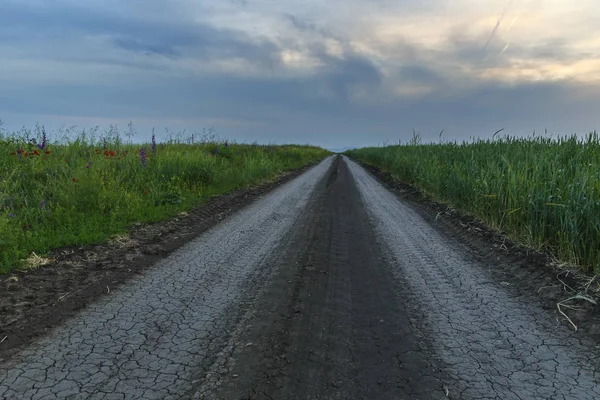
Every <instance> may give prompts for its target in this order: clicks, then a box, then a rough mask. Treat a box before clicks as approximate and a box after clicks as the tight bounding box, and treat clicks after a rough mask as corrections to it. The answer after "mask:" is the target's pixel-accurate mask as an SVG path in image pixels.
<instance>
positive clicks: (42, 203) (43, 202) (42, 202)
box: [40, 200, 46, 209]
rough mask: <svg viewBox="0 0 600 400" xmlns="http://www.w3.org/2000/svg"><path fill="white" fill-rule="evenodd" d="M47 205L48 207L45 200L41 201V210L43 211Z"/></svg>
mask: <svg viewBox="0 0 600 400" xmlns="http://www.w3.org/2000/svg"><path fill="white" fill-rule="evenodd" d="M45 205H46V202H45V201H43V200H42V201H40V209H43V208H44V206H45Z"/></svg>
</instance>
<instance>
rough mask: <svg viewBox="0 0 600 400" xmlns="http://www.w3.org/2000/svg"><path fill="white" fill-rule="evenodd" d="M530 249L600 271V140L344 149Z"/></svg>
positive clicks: (533, 139) (416, 140) (511, 140)
mask: <svg viewBox="0 0 600 400" xmlns="http://www.w3.org/2000/svg"><path fill="white" fill-rule="evenodd" d="M346 154H347V155H349V156H350V157H352V158H354V159H357V160H359V161H362V162H364V163H366V164H368V165H372V166H375V167H377V168H379V169H380V170H382V171H383V172H387V173H389V174H391V176H392V177H393V178H394V179H396V180H398V181H401V182H404V183H407V184H410V185H413V186H415V187H417V188H419V189H420V190H421V191H423V192H424V193H425V194H426V195H428V196H431V197H432V198H434V199H436V200H438V201H441V202H445V203H447V204H449V205H451V206H452V207H453V208H455V209H458V210H460V211H462V212H465V213H468V214H470V215H473V216H475V217H477V218H479V219H480V220H482V221H484V222H485V223H487V224H488V225H490V226H492V227H494V228H497V229H500V230H501V231H503V232H504V233H505V234H507V235H508V236H509V237H510V238H512V239H514V240H516V241H517V242H520V243H522V244H524V245H527V246H529V247H533V248H536V249H540V250H543V251H546V252H549V253H550V254H552V255H553V256H554V257H556V258H557V259H559V260H561V261H563V262H567V263H570V264H577V265H579V266H580V267H581V268H582V269H583V270H585V271H587V272H594V273H600V141H599V137H598V135H597V134H596V133H595V132H594V133H591V134H589V135H588V136H587V137H585V138H584V139H581V138H577V137H576V136H570V137H561V138H555V139H550V138H545V137H531V138H514V137H506V138H502V139H499V140H474V141H471V142H463V143H440V144H420V143H419V138H418V137H415V138H413V141H412V142H411V143H409V144H406V145H397V146H387V147H372V148H363V149H357V150H350V151H348V152H346Z"/></svg>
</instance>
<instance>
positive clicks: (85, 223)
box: [0, 132, 328, 273]
mask: <svg viewBox="0 0 600 400" xmlns="http://www.w3.org/2000/svg"><path fill="white" fill-rule="evenodd" d="M113 133H114V132H113ZM30 136H31V132H25V133H23V134H10V135H8V134H6V133H5V132H4V133H3V134H2V135H0V273H6V272H8V271H10V270H11V269H13V268H15V267H17V266H18V265H19V264H20V261H19V260H21V259H24V258H26V257H27V256H28V255H30V254H31V253H32V252H36V253H38V254H43V253H45V252H47V251H49V250H51V249H53V248H59V247H62V246H68V245H75V244H91V243H97V242H102V241H104V240H106V239H107V238H108V237H109V236H110V235H112V234H115V233H122V232H126V231H127V230H128V229H129V228H130V226H131V225H132V224H133V223H135V222H150V221H159V220H161V219H164V218H167V217H169V216H172V215H175V214H177V213H178V212H181V211H183V210H187V209H190V208H192V207H194V206H197V205H199V204H201V203H202V202H204V201H206V199H207V198H209V197H210V196H213V195H218V194H223V193H226V192H230V191H232V190H234V189H238V188H242V187H246V186H248V185H253V184H256V183H258V182H261V181H264V180H268V179H272V178H274V177H276V176H277V175H280V174H281V173H283V172H284V171H288V170H292V169H296V168H299V167H302V166H304V165H307V164H310V163H313V162H315V161H318V160H320V159H322V158H324V157H325V156H326V155H327V154H328V152H327V151H325V150H323V149H320V148H317V147H311V146H296V145H286V146H261V145H256V144H250V145H248V144H235V143H231V144H230V143H227V142H207V141H203V142H202V143H196V144H194V143H193V140H194V139H193V136H192V137H191V138H188V140H187V141H188V144H183V143H178V142H180V140H171V141H170V142H169V143H162V144H158V143H154V139H153V140H152V142H149V143H146V144H143V145H133V144H124V143H123V141H122V140H121V139H120V136H119V134H116V135H113V134H109V135H108V137H107V138H106V139H104V138H98V139H96V138H94V137H90V136H88V135H86V133H85V132H83V133H82V134H80V135H79V136H78V137H77V138H76V139H74V140H69V141H67V140H62V141H61V142H52V141H50V140H49V139H48V138H45V139H44V136H45V135H44V134H43V133H42V132H39V133H38V135H37V138H36V139H33V140H32V139H31V138H30Z"/></svg>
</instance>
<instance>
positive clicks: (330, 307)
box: [0, 157, 600, 399]
mask: <svg viewBox="0 0 600 400" xmlns="http://www.w3.org/2000/svg"><path fill="white" fill-rule="evenodd" d="M598 360H600V348H599V347H598V344H597V343H595V342H593V341H591V340H590V339H587V338H586V337H584V336H581V335H578V334H575V333H573V332H572V331H570V330H569V328H568V326H566V325H564V324H562V323H558V322H557V320H556V318H555V316H553V315H551V314H550V313H548V311H546V310H544V309H542V308H541V307H540V306H539V304H538V303H536V301H535V299H534V298H529V297H527V296H522V295H519V296H517V295H516V294H515V293H514V292H512V291H511V289H510V287H505V286H504V285H502V284H501V281H500V280H499V279H498V278H497V276H496V275H495V274H494V273H493V271H490V270H489V264H485V265H484V264H479V263H478V262H477V261H475V259H474V258H473V257H470V256H469V254H466V253H465V250H464V249H463V248H461V247H459V246H457V245H456V243H454V242H453V240H452V239H451V238H448V237H447V236H445V235H442V234H440V233H439V232H438V231H437V230H436V228H435V227H434V226H432V225H430V224H429V223H427V222H425V220H424V219H423V218H422V217H420V216H419V214H418V213H417V212H416V211H415V210H414V209H412V208H411V207H410V206H409V205H407V204H405V203H403V202H402V201H401V200H399V199H398V198H397V197H396V196H395V195H394V194H392V193H391V192H389V191H388V190H387V189H386V188H384V187H383V186H382V185H381V184H380V183H378V181H377V180H375V179H374V178H373V177H372V176H371V175H370V174H368V173H367V172H366V171H365V170H364V169H363V168H362V167H360V166H359V165H357V164H355V163H354V162H352V161H350V160H348V159H346V158H342V157H337V158H329V159H327V160H325V161H323V162H322V163H321V164H319V165H317V166H316V167H314V168H312V169H310V170H308V171H307V172H306V173H304V174H303V175H301V176H300V177H298V178H296V179H294V180H293V181H290V182H288V183H286V184H285V185H283V186H281V187H279V188H277V189H276V190H274V191H273V192H271V193H270V194H268V195H266V196H264V197H263V198H262V199H259V200H258V201H256V202H255V203H253V204H252V205H250V206H249V207H247V208H245V209H244V210H242V211H240V212H239V213H237V214H235V215H233V216H232V217H230V218H228V219H226V220H225V221H223V222H222V223H221V224H219V225H217V226H216V227H214V228H212V229H211V230H209V231H207V232H206V233H204V234H203V235H201V236H199V237H198V238H197V239H194V240H193V241H191V242H189V243H188V244H187V245H185V246H184V247H182V248H181V249H180V250H178V251H177V252H175V253H173V254H172V255H170V256H168V257H167V258H165V259H163V260H162V261H160V262H158V263H157V264H156V265H155V266H154V267H153V268H151V269H150V270H148V272H147V273H146V274H145V275H144V276H142V277H141V278H140V279H139V280H137V281H136V282H134V283H132V284H129V285H125V286H122V287H121V288H120V289H118V290H116V291H114V292H113V293H111V294H110V295H109V296H106V297H105V298H102V299H101V300H100V301H98V302H97V303H95V304H93V305H91V306H90V307H88V308H87V309H86V310H83V311H82V312H81V313H80V314H78V315H77V316H75V317H74V318H72V319H70V320H69V321H67V322H66V323H65V324H63V325H62V326H60V327H58V328H57V329H55V330H53V331H52V332H49V333H48V335H47V336H46V337H45V338H43V339H40V340H38V341H36V342H34V343H32V344H31V345H29V346H28V347H27V348H25V349H24V350H21V351H20V352H19V353H17V354H16V355H15V356H14V357H12V358H11V359H10V360H8V361H6V362H3V363H2V364H0V398H6V399H54V398H72V399H138V398H139V399H180V398H181V399H189V398H196V399H597V398H600V385H599V384H598V383H599V382H600V369H599V367H600V365H599V364H600V362H599V361H598Z"/></svg>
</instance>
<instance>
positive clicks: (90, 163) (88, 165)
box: [85, 161, 92, 169]
mask: <svg viewBox="0 0 600 400" xmlns="http://www.w3.org/2000/svg"><path fill="white" fill-rule="evenodd" d="M90 165H92V162H91V161H88V163H87V165H86V166H85V169H90Z"/></svg>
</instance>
